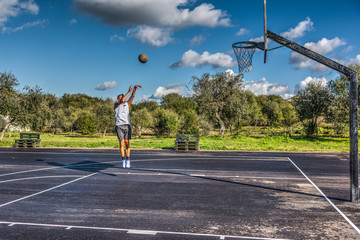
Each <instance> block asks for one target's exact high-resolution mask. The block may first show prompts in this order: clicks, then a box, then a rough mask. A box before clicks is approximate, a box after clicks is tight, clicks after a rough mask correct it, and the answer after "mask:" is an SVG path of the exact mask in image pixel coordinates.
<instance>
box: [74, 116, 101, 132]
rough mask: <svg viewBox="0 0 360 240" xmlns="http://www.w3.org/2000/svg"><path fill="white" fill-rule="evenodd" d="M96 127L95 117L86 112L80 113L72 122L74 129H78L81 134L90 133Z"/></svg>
mask: <svg viewBox="0 0 360 240" xmlns="http://www.w3.org/2000/svg"><path fill="white" fill-rule="evenodd" d="M96 128H97V126H96V121H95V119H94V118H93V117H92V116H90V115H88V114H83V115H81V116H80V117H79V118H78V119H76V121H75V123H74V129H75V130H77V131H80V132H81V134H82V135H92V134H94V133H95V131H96Z"/></svg>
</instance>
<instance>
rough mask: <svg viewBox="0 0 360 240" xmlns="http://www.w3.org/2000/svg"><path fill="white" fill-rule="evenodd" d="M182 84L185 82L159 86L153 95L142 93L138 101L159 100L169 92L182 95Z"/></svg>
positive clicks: (183, 92)
mask: <svg viewBox="0 0 360 240" xmlns="http://www.w3.org/2000/svg"><path fill="white" fill-rule="evenodd" d="M184 86H185V84H183V83H176V84H169V85H167V86H165V87H164V86H159V87H158V88H157V89H156V90H155V92H154V94H153V95H143V96H142V97H141V99H140V101H150V100H160V99H161V98H162V97H164V96H166V95H168V94H170V93H177V94H179V95H181V96H182V95H184V94H185V91H184Z"/></svg>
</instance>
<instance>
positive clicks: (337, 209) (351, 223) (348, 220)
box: [288, 158, 360, 234]
mask: <svg viewBox="0 0 360 240" xmlns="http://www.w3.org/2000/svg"><path fill="white" fill-rule="evenodd" d="M288 159H289V161H290V162H291V163H292V164H293V165H294V166H295V167H296V168H297V169H298V170H299V171H300V172H301V174H302V175H304V177H305V178H306V179H307V180H308V181H309V182H310V183H311V184H312V185H313V186H314V187H315V188H316V190H318V192H319V193H320V194H321V195H323V197H324V198H325V199H326V200H327V201H328V202H329V203H330V205H331V206H333V208H335V210H336V211H337V212H338V213H340V215H341V216H342V217H343V218H344V219H345V220H346V221H347V222H348V223H349V224H350V225H351V226H352V227H353V228H354V229H355V230H356V231H357V232H358V233H359V234H360V230H359V228H358V227H357V226H356V225H355V224H354V223H353V222H352V221H351V220H350V219H349V218H348V217H347V216H345V214H344V213H343V212H341V210H340V209H339V208H337V207H336V206H335V204H334V203H333V202H332V201H331V200H330V199H329V198H328V197H327V196H326V195H325V194H324V193H323V191H321V190H320V188H318V186H316V184H315V183H314V182H313V181H311V179H310V178H308V176H306V174H305V173H304V172H303V171H301V169H300V168H299V167H298V166H297V165H296V164H295V163H294V162H293V161H292V160H291V159H290V158H288Z"/></svg>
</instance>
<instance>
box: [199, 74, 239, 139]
mask: <svg viewBox="0 0 360 240" xmlns="http://www.w3.org/2000/svg"><path fill="white" fill-rule="evenodd" d="M242 82H243V80H242V78H241V77H240V76H239V75H231V74H230V73H227V72H222V73H217V74H215V75H210V74H208V73H205V74H203V75H202V76H201V77H200V78H199V77H196V76H194V77H193V87H192V90H193V98H194V100H195V102H196V103H197V105H198V110H199V113H200V114H204V115H206V116H207V117H208V118H209V119H211V120H213V121H214V123H215V125H216V126H218V127H219V128H220V136H222V137H223V136H224V133H225V127H226V125H230V124H229V121H232V120H233V119H234V118H236V116H234V115H239V114H241V115H242V110H243V109H242V107H243V106H244V104H246V102H244V101H243V99H244V98H240V96H241V95H242V94H243V93H244V91H243V90H242ZM234 110H236V111H234Z"/></svg>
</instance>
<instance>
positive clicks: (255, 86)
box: [243, 77, 294, 99]
mask: <svg viewBox="0 0 360 240" xmlns="http://www.w3.org/2000/svg"><path fill="white" fill-rule="evenodd" d="M243 85H244V89H245V90H249V91H251V92H253V93H254V94H255V95H257V96H258V95H280V96H281V97H283V98H285V99H287V98H290V97H293V96H294V95H293V94H291V93H289V87H288V86H287V85H284V84H280V83H269V82H268V81H267V80H266V79H265V78H264V77H263V78H261V79H260V80H259V81H245V82H244V83H243Z"/></svg>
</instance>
